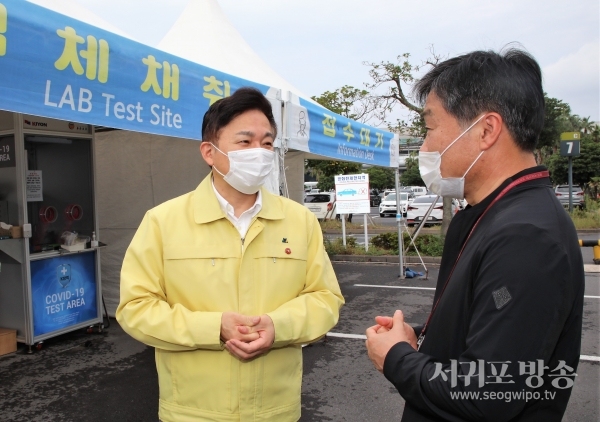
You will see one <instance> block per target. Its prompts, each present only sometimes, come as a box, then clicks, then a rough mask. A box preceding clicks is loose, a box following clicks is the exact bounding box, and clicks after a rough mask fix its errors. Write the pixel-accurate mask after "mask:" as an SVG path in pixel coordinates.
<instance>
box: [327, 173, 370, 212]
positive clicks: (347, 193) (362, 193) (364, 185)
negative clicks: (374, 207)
mask: <svg viewBox="0 0 600 422" xmlns="http://www.w3.org/2000/svg"><path fill="white" fill-rule="evenodd" d="M335 198H336V209H337V213H338V214H369V213H370V212H371V204H370V198H369V175H368V174H345V175H341V176H335Z"/></svg>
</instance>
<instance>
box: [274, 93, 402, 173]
mask: <svg viewBox="0 0 600 422" xmlns="http://www.w3.org/2000/svg"><path fill="white" fill-rule="evenodd" d="M286 108H287V111H288V125H287V128H288V139H289V142H290V145H289V146H290V148H294V149H299V150H301V151H306V152H311V153H313V154H317V155H323V156H326V157H331V158H334V159H338V160H342V161H352V162H359V163H364V164H371V165H377V166H385V167H396V166H397V165H398V138H397V137H396V136H394V134H393V133H391V132H388V131H386V130H382V129H378V128H375V127H372V126H369V125H366V124H364V123H360V122H357V121H354V120H351V119H349V118H347V117H344V116H341V115H339V114H335V113H333V112H331V111H329V110H327V109H326V108H324V107H321V106H320V105H318V104H315V103H313V102H310V101H307V100H305V99H303V98H298V97H295V98H292V100H291V101H289V102H287V103H286Z"/></svg>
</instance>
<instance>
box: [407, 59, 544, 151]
mask: <svg viewBox="0 0 600 422" xmlns="http://www.w3.org/2000/svg"><path fill="white" fill-rule="evenodd" d="M431 92H433V93H435V95H437V96H438V97H439V98H440V101H441V102H442V104H443V106H444V109H445V110H446V111H447V112H448V113H449V114H451V115H452V116H454V117H455V118H456V119H457V120H458V121H459V123H460V124H461V125H463V126H466V125H468V124H470V123H472V121H473V120H474V119H475V118H476V117H477V116H479V115H480V114H482V113H485V112H490V111H493V112H496V113H498V114H500V115H501V116H502V118H503V119H504V123H505V124H506V127H507V128H508V131H509V132H510V134H511V135H512V137H513V139H514V141H515V142H516V143H517V145H518V146H519V147H520V148H521V149H522V150H524V151H530V152H531V151H533V150H534V149H535V147H536V145H537V141H538V138H539V135H540V132H541V131H542V127H543V125H544V91H543V89H542V71H541V69H540V66H539V64H538V63H537V62H536V61H535V59H534V58H533V57H532V56H531V55H530V54H528V53H526V52H524V51H521V50H518V49H515V48H510V49H507V50H505V51H504V52H502V53H496V52H493V51H474V52H472V53H468V54H465V55H462V56H458V57H454V58H452V59H449V60H446V61H444V62H442V63H439V64H438V65H436V66H435V67H434V68H433V69H432V70H430V71H429V72H428V73H427V74H426V75H425V76H424V77H423V78H422V79H421V80H419V81H418V82H417V83H416V84H415V87H414V89H413V93H414V94H415V96H416V98H417V100H418V101H419V102H420V103H421V104H424V103H425V100H426V99H427V96H428V95H429V94H430V93H431Z"/></svg>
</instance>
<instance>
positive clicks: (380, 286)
mask: <svg viewBox="0 0 600 422" xmlns="http://www.w3.org/2000/svg"><path fill="white" fill-rule="evenodd" d="M355 286H356V287H378V288H380V289H415V290H435V287H410V286H382V285H378V284H355Z"/></svg>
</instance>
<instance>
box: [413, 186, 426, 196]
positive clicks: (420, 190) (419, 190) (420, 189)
mask: <svg viewBox="0 0 600 422" xmlns="http://www.w3.org/2000/svg"><path fill="white" fill-rule="evenodd" d="M410 190H412V191H413V193H414V194H415V198H416V197H418V196H423V195H427V188H426V187H424V186H411V187H410Z"/></svg>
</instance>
